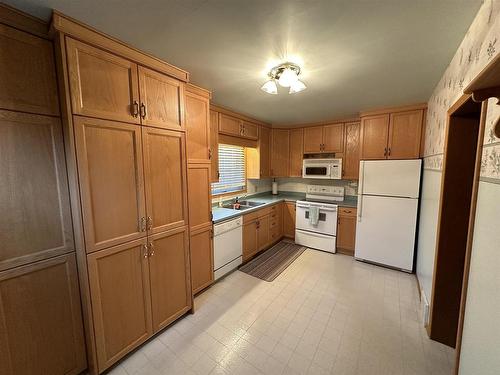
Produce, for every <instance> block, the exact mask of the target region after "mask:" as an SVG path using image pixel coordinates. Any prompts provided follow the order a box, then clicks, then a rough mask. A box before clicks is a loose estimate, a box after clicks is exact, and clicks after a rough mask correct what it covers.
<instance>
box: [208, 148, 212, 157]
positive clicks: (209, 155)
mask: <svg viewBox="0 0 500 375" xmlns="http://www.w3.org/2000/svg"><path fill="white" fill-rule="evenodd" d="M208 159H212V149H211V148H209V149H208Z"/></svg>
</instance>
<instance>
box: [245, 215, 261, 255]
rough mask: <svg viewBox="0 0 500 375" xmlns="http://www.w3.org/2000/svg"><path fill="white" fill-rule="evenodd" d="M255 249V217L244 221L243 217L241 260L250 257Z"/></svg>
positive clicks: (256, 249) (255, 251)
mask: <svg viewBox="0 0 500 375" xmlns="http://www.w3.org/2000/svg"><path fill="white" fill-rule="evenodd" d="M257 251H258V247H257V218H254V219H252V220H250V221H248V222H245V217H243V261H247V260H248V259H250V258H251V257H252V256H254V255H255V254H256V253H257Z"/></svg>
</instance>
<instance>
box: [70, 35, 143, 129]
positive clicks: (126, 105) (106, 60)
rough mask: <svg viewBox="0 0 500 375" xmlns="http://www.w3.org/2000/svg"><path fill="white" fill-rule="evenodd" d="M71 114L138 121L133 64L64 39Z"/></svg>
mask: <svg viewBox="0 0 500 375" xmlns="http://www.w3.org/2000/svg"><path fill="white" fill-rule="evenodd" d="M66 48H67V60H68V74H69V83H70V92H71V106H72V111H73V114H77V115H84V116H91V117H99V118H102V119H109V120H117V121H126V122H132V123H137V124H139V123H140V120H141V119H140V116H139V87H138V77H137V65H136V64H135V63H132V62H130V61H128V60H126V59H123V58H121V57H118V56H116V55H114V54H111V53H108V52H105V51H103V50H101V49H98V48H95V47H91V46H89V45H87V44H85V43H82V42H79V41H76V40H74V39H71V38H66Z"/></svg>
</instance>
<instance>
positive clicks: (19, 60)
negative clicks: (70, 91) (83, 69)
mask: <svg viewBox="0 0 500 375" xmlns="http://www.w3.org/2000/svg"><path fill="white" fill-rule="evenodd" d="M0 44H1V46H2V53H1V54H0V66H1V67H2V69H0V82H1V83H2V89H1V90H0V108H3V109H10V110H13V111H22V112H30V113H37V114H45V115H58V114H59V104H58V98H57V85H56V82H57V81H56V70H55V66H54V51H53V49H52V43H51V42H50V41H48V40H44V39H42V38H37V37H35V36H33V35H30V34H28V33H25V32H22V31H19V30H17V29H14V28H12V27H9V26H5V25H3V24H0ZM2 149H3V147H2Z"/></svg>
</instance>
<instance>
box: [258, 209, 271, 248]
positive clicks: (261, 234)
mask: <svg viewBox="0 0 500 375" xmlns="http://www.w3.org/2000/svg"><path fill="white" fill-rule="evenodd" d="M269 221H270V215H269V214H266V215H263V216H259V218H258V219H257V249H258V250H259V251H260V250H264V249H265V248H266V247H267V246H268V245H269V242H270V241H269V224H270V223H269Z"/></svg>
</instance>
